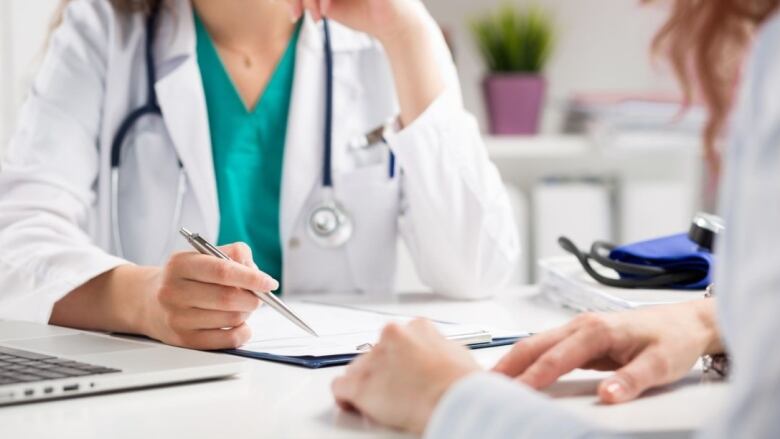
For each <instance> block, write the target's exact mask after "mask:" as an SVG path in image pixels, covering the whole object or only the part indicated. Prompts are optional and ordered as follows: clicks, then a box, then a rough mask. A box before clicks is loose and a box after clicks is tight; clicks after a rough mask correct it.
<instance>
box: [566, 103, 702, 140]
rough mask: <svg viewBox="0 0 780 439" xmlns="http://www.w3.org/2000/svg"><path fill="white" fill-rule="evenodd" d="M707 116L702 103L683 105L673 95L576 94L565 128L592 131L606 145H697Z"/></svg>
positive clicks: (574, 131) (571, 131)
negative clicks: (686, 106) (684, 107)
mask: <svg viewBox="0 0 780 439" xmlns="http://www.w3.org/2000/svg"><path fill="white" fill-rule="evenodd" d="M706 119H707V112H706V110H705V109H704V108H703V107H702V106H701V105H692V106H690V107H689V108H687V109H683V107H682V103H681V101H680V99H679V98H677V97H674V96H666V95H658V94H588V95H576V96H574V97H572V98H571V99H569V101H568V103H567V106H566V115H565V118H564V127H563V131H564V132H567V133H586V134H589V135H590V136H591V137H592V138H593V139H594V141H595V142H596V143H597V144H598V145H602V146H604V147H607V148H618V149H630V150H636V149H658V148H678V147H692V146H693V147H697V146H698V145H699V143H700V139H701V132H702V129H703V127H704V124H705V122H706Z"/></svg>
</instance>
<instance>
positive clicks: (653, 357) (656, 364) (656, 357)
mask: <svg viewBox="0 0 780 439" xmlns="http://www.w3.org/2000/svg"><path fill="white" fill-rule="evenodd" d="M647 360H648V361H649V362H650V364H649V366H650V367H651V368H652V369H653V371H655V373H656V375H658V376H661V377H666V376H668V375H669V373H670V371H671V362H670V361H669V358H667V357H666V356H665V355H663V354H661V353H660V352H653V353H650V354H647Z"/></svg>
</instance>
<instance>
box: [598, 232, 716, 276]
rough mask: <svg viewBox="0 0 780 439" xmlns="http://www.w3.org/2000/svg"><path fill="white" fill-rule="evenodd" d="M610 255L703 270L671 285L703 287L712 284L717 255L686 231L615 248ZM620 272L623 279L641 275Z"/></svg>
mask: <svg viewBox="0 0 780 439" xmlns="http://www.w3.org/2000/svg"><path fill="white" fill-rule="evenodd" d="M609 258H610V259H612V260H614V261H619V262H625V263H629V264H637V265H647V266H653V267H659V268H663V269H664V270H667V271H669V272H692V273H701V277H700V278H694V279H695V280H692V281H690V282H687V283H678V284H672V285H669V286H668V288H673V289H683V290H702V289H704V288H706V287H707V286H708V285H709V284H710V283H712V273H713V264H714V256H713V254H712V253H710V252H709V251H708V250H706V249H703V248H701V247H699V245H698V244H696V243H694V242H693V241H691V240H690V239H689V238H688V234H686V233H680V234H677V235H671V236H665V237H662V238H657V239H651V240H648V241H641V242H636V243H633V244H627V245H622V246H619V247H615V248H614V249H613V250H612V251H610V252H609ZM618 273H619V274H620V277H621V279H633V278H636V277H637V276H636V275H633V274H629V273H621V272H620V271H619V270H618Z"/></svg>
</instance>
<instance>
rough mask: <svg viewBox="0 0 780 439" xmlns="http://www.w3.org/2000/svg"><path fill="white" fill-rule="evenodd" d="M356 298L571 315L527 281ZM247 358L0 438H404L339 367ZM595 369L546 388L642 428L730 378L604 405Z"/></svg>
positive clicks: (27, 418) (394, 307) (674, 419)
mask: <svg viewBox="0 0 780 439" xmlns="http://www.w3.org/2000/svg"><path fill="white" fill-rule="evenodd" d="M361 302H362V301H361ZM353 303H355V302H353ZM361 305H363V306H368V307H371V308H374V309H380V310H386V311H394V312H402V313H407V314H415V315H422V316H427V317H431V318H439V319H446V320H452V321H459V322H464V323H475V324H480V323H482V324H489V325H492V326H500V327H504V328H507V329H518V330H525V331H531V332H537V331H540V330H542V329H545V328H549V327H552V326H555V325H557V324H560V323H562V322H564V321H566V320H567V319H568V318H570V317H571V314H570V313H569V312H566V311H563V310H559V309H556V308H553V307H552V306H551V305H547V304H546V303H544V302H543V301H541V300H540V299H538V298H537V297H536V296H535V289H534V288H532V287H523V288H517V289H515V290H512V291H507V292H506V293H503V294H501V295H499V296H497V297H496V298H494V299H491V300H485V301H477V302H455V301H447V300H443V299H433V298H432V296H430V295H427V294H413V295H401V296H398V297H396V298H390V299H386V300H385V301H384V302H374V303H361ZM507 349H508V348H506V347H501V348H491V349H483V350H478V351H474V352H475V355H476V356H477V358H478V359H479V361H480V362H481V363H482V364H483V365H485V366H490V365H492V364H493V363H494V362H495V361H496V360H497V359H498V358H499V357H500V356H501V355H502V354H503V353H504V352H506V351H507ZM246 361H247V362H248V363H250V364H249V368H248V372H247V373H246V374H244V375H243V376H241V377H238V378H232V379H225V380H218V381H211V382H203V383H194V384H184V385H177V386H168V387H161V388H155V389H146V390H137V391H131V392H125V393H114V394H107V395H97V396H91V397H85V398H75V399H69V400H59V401H51V402H42V403H34V404H27V405H18V406H10V407H5V408H0V436H2V437H3V438H9V439H10V438H51V437H56V438H58V439H65V438H82V439H88V438H100V439H103V438H154V437H166V438H179V437H181V438H187V439H195V438H216V437H219V438H230V439H233V438H274V439H276V438H339V439H342V438H345V439H347V438H397V437H407V436H406V435H403V434H400V433H398V432H394V431H390V430H386V429H383V428H380V427H377V426H376V425H373V424H372V423H370V422H368V421H366V420H364V419H362V418H361V417H359V416H356V415H353V414H349V413H344V412H342V411H340V410H339V409H337V408H336V407H335V405H334V404H333V401H332V397H331V394H330V382H331V380H332V379H333V378H334V377H335V376H337V375H339V374H341V373H342V371H343V368H342V367H334V368H325V369H319V370H309V369H303V368H298V367H293V366H286V365H281V364H276V363H270V362H264V361H258V360H249V359H247V360H246ZM598 376H599V375H598V374H597V373H593V372H585V371H576V372H574V373H572V374H569V375H567V376H566V377H564V379H563V380H562V381H561V382H559V383H558V384H555V385H554V386H553V387H552V388H551V389H549V390H548V391H547V393H548V394H550V395H551V396H553V397H554V398H556V399H557V400H558V401H559V403H560V404H561V405H562V406H564V407H566V408H567V409H570V410H571V411H572V412H573V413H575V414H577V415H579V416H582V417H584V418H586V419H589V420H590V421H592V422H595V423H597V424H599V425H602V426H604V427H606V428H610V429H615V430H620V431H628V432H645V433H650V432H680V431H687V430H691V429H695V428H696V427H697V426H699V425H703V424H704V423H705V422H706V418H707V417H708V416H710V415H712V414H713V413H714V412H715V411H716V410H717V409H718V408H719V407H720V405H721V403H722V401H723V400H724V399H725V391H726V384H723V383H715V384H712V383H710V384H702V383H700V382H699V379H698V372H695V371H692V373H691V375H690V376H689V378H688V379H686V380H683V382H682V383H679V384H677V385H675V386H670V387H669V388H667V389H664V390H661V391H656V392H652V393H651V394H650V395H648V396H644V397H642V398H641V399H640V400H638V401H635V402H632V403H628V404H623V405H617V406H604V405H599V404H598V403H597V401H596V398H595V396H594V390H595V386H596V384H597V379H596V378H598ZM650 435H651V436H653V435H654V434H650Z"/></svg>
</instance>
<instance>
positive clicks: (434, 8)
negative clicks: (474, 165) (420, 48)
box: [423, 0, 675, 132]
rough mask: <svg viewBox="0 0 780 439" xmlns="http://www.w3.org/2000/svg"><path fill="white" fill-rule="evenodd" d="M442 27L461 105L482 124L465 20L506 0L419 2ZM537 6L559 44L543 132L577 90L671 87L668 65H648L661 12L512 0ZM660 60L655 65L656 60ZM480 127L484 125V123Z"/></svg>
mask: <svg viewBox="0 0 780 439" xmlns="http://www.w3.org/2000/svg"><path fill="white" fill-rule="evenodd" d="M423 1H424V3H425V4H426V5H427V6H428V9H429V10H430V11H431V13H432V14H433V15H434V17H435V18H436V19H437V20H438V21H439V23H440V24H441V25H442V26H444V27H445V28H449V29H451V30H452V33H453V36H454V40H455V48H456V49H455V50H456V61H457V64H458V69H459V71H460V76H461V81H462V83H463V94H464V100H465V102H466V105H467V107H468V108H469V109H471V111H473V112H474V113H475V114H476V115H477V116H478V118H479V119H480V120H481V121H483V123H484V111H483V106H482V95H481V90H480V81H481V79H482V75H483V71H484V68H483V63H482V60H481V59H480V58H479V56H478V54H477V52H476V50H475V47H474V44H473V41H472V38H471V34H470V32H469V29H468V21H469V20H470V19H471V18H472V17H474V16H479V15H481V13H483V12H484V11H485V10H491V11H492V10H494V9H495V8H496V7H498V6H499V5H501V4H503V3H504V2H505V1H506V0H478V1H475V0H423ZM511 3H514V4H517V5H521V6H527V5H530V4H538V5H541V6H542V7H544V8H545V9H546V10H548V11H550V12H551V13H552V14H553V16H554V18H555V22H556V24H557V26H558V33H559V35H558V44H557V49H556V51H555V52H554V55H553V58H552V59H551V62H550V64H549V66H548V68H547V72H546V76H547V78H548V80H549V84H550V89H549V94H548V109H549V110H550V111H548V114H547V115H546V117H545V122H544V125H545V126H544V129H545V131H548V132H549V131H553V130H555V129H556V128H557V126H558V125H557V123H558V117H557V116H558V114H556V113H557V112H556V107H560V101H561V100H562V99H564V98H565V97H566V96H568V95H569V94H570V93H572V92H577V91H636V90H641V91H673V90H675V84H674V81H673V77H672V75H671V74H670V72H669V71H668V69H665V68H661V67H662V65H661V66H653V65H652V62H651V60H650V57H649V55H648V53H649V52H648V50H649V45H650V41H651V40H652V37H653V35H654V33H655V31H656V30H657V29H658V27H659V26H660V24H661V23H662V22H663V19H664V17H665V11H664V10H663V9H662V8H661V7H659V6H657V5H655V6H647V5H641V4H640V2H639V1H638V0H587V1H583V0H544V1H539V0H511ZM659 64H660V63H659ZM483 126H484V125H483Z"/></svg>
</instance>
